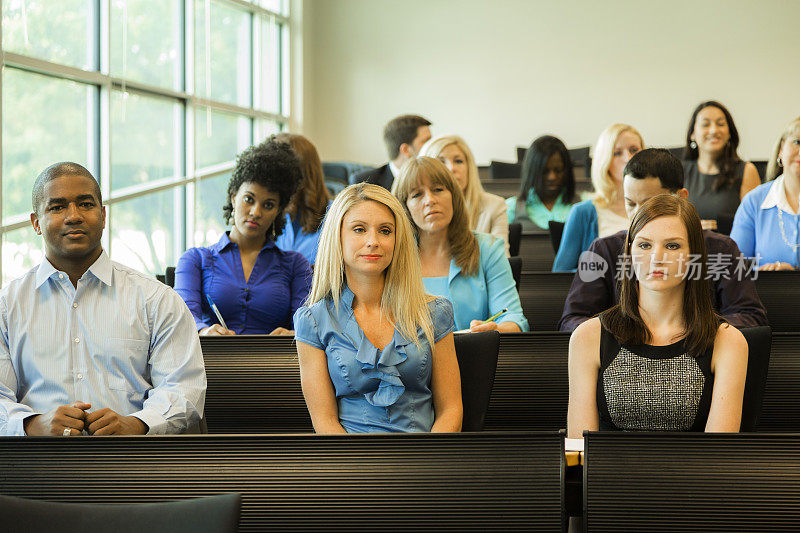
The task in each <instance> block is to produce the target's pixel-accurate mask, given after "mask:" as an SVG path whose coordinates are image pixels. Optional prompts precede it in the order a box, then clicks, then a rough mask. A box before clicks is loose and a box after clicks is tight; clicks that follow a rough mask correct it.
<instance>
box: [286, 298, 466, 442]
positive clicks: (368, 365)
mask: <svg viewBox="0 0 800 533" xmlns="http://www.w3.org/2000/svg"><path fill="white" fill-rule="evenodd" d="M353 298H354V295H353V292H352V291H351V290H350V289H349V288H347V287H346V286H345V287H344V288H343V289H342V294H341V297H340V299H339V309H338V312H337V310H336V307H335V306H334V304H333V299H332V298H326V299H324V300H320V301H318V302H316V303H315V304H314V305H311V306H306V307H301V308H299V309H298V310H297V312H296V313H295V315H294V327H295V339H296V340H299V341H302V342H304V343H306V344H308V345H311V346H314V347H315V348H318V349H320V350H322V351H324V352H325V355H326V356H327V361H328V372H329V374H330V376H331V381H332V382H333V387H334V389H335V393H336V401H337V404H338V407H339V422H340V423H341V424H342V426H343V427H344V429H345V430H346V431H347V432H348V433H378V432H390V433H410V432H426V431H430V430H431V427H432V426H433V418H434V413H433V397H432V394H431V375H432V367H433V361H432V358H431V356H432V352H431V346H430V344H428V341H427V339H426V337H425V334H424V333H423V332H422V329H419V328H418V329H417V336H418V338H419V340H420V347H419V348H417V346H416V345H415V344H414V343H413V342H412V341H409V340H407V339H405V338H404V337H403V335H402V334H401V333H400V332H399V331H397V329H395V331H394V337H393V338H392V340H391V341H390V342H389V344H387V345H386V346H385V347H384V348H383V350H379V349H378V348H376V347H375V346H373V344H372V343H371V342H370V341H369V339H367V337H366V335H364V331H363V330H362V329H361V327H360V326H359V325H358V322H357V321H356V319H355V316H354V314H353ZM428 307H429V308H430V311H431V318H432V321H433V333H434V343H436V342H439V341H440V340H441V339H443V338H444V337H445V336H446V335H447V334H448V333H450V332H451V331H453V329H454V327H455V323H454V320H453V306H452V304H451V303H450V302H449V301H448V300H446V299H445V298H436V299H435V300H433V301H431V302H430V303H428Z"/></svg>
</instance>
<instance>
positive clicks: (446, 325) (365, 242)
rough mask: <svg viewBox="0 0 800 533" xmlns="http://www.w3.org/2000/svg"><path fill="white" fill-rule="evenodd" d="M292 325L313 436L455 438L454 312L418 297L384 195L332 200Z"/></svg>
mask: <svg viewBox="0 0 800 533" xmlns="http://www.w3.org/2000/svg"><path fill="white" fill-rule="evenodd" d="M294 324H295V330H296V334H295V338H296V339H297V353H298V357H299V360H300V379H301V383H302V387H303V394H304V396H305V398H306V404H307V405H308V411H309V413H310V414H311V421H312V422H313V424H314V430H315V431H316V432H317V433H345V432H348V433H351V432H356V433H365V432H427V431H430V432H454V431H460V430H461V419H462V405H461V380H460V377H459V372H458V362H457V360H456V354H455V345H454V343H453V333H452V332H453V328H454V324H453V308H452V306H451V305H450V302H448V301H447V300H446V299H444V298H436V297H434V296H430V295H428V294H426V293H425V289H424V287H423V285H422V277H421V275H420V265H419V259H418V256H417V253H416V245H415V243H414V239H413V234H412V231H411V226H410V224H409V221H408V219H407V218H406V216H405V213H404V211H403V208H402V206H401V205H400V203H399V202H398V201H397V199H396V198H394V197H393V196H392V195H391V194H389V192H388V191H387V190H386V189H384V188H383V187H379V186H377V185H371V184H367V183H359V184H357V185H351V186H350V187H348V188H346V189H345V190H344V191H342V192H340V193H339V194H338V195H337V197H336V199H335V200H334V202H333V204H332V205H331V207H330V209H329V210H328V215H327V216H326V217H325V222H324V223H323V227H322V234H321V236H320V248H319V252H318V254H317V263H316V268H315V270H314V282H313V286H312V289H311V294H310V296H309V298H308V301H307V305H306V306H305V307H301V308H300V309H298V311H297V313H295V316H294Z"/></svg>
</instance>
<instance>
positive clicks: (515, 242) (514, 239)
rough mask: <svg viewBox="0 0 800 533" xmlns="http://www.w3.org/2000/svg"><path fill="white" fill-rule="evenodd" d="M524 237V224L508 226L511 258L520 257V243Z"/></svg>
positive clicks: (513, 223) (515, 223) (516, 223)
mask: <svg viewBox="0 0 800 533" xmlns="http://www.w3.org/2000/svg"><path fill="white" fill-rule="evenodd" d="M521 237H522V224H520V223H519V222H512V223H511V224H509V225H508V248H509V253H510V254H511V256H512V257H513V256H515V255H519V241H520V238H521Z"/></svg>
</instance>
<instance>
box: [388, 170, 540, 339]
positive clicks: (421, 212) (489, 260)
mask: <svg viewBox="0 0 800 533" xmlns="http://www.w3.org/2000/svg"><path fill="white" fill-rule="evenodd" d="M392 193H394V195H395V196H397V198H398V200H400V202H401V203H402V204H403V206H404V207H405V208H406V213H407V214H408V217H409V219H410V220H411V221H412V223H413V228H414V233H415V234H416V237H417V245H418V248H419V258H420V262H421V264H422V280H423V282H424V283H425V288H426V290H427V291H428V292H429V293H430V294H436V295H439V296H445V297H446V298H447V299H449V300H450V301H451V302H453V310H454V313H455V322H456V326H457V327H458V329H468V328H469V329H470V330H472V331H488V330H499V331H527V330H528V321H527V320H526V319H525V317H524V316H523V314H522V306H521V305H520V301H519V294H517V289H516V285H515V284H514V278H513V276H512V275H511V267H510V266H509V264H508V261H507V260H506V258H505V256H504V254H503V249H504V244H503V241H501V240H500V239H498V238H496V237H494V236H492V235H488V234H486V233H479V232H477V231H470V229H469V226H468V225H467V208H466V204H465V203H464V195H463V194H462V192H461V188H460V187H459V186H458V185H457V184H456V182H455V180H454V179H453V176H452V174H450V172H448V171H447V168H445V166H444V165H443V164H442V163H441V162H440V161H438V160H436V159H433V158H430V157H418V158H415V159H410V160H409V161H406V163H405V164H404V165H403V167H402V168H401V169H400V176H399V177H398V178H397V179H396V180H395V181H394V185H393V186H392ZM490 317H495V320H487V319H488V318H490Z"/></svg>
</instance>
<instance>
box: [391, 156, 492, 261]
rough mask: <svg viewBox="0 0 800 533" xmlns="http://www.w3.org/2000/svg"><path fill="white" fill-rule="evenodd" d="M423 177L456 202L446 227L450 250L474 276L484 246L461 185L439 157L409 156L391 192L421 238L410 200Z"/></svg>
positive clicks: (417, 235) (416, 234)
mask: <svg viewBox="0 0 800 533" xmlns="http://www.w3.org/2000/svg"><path fill="white" fill-rule="evenodd" d="M423 177H427V178H428V180H430V182H431V185H441V186H442V187H444V188H445V189H447V190H448V191H450V197H451V198H452V203H453V218H452V219H451V220H450V225H449V226H448V228H447V242H448V244H449V245H450V253H451V254H452V255H453V258H454V259H455V261H456V265H458V266H459V267H461V271H462V272H463V273H464V275H465V276H472V275H473V274H475V273H476V272H477V271H478V267H479V266H480V261H481V249H480V247H479V246H478V239H476V238H475V235H473V233H472V231H470V229H469V224H468V222H467V220H468V218H467V206H466V204H465V203H464V195H463V194H462V193H461V187H459V186H458V184H457V183H456V180H455V179H454V178H453V175H452V174H450V171H449V170H447V167H446V166H444V163H442V162H441V161H439V160H438V159H434V158H432V157H425V156H422V157H414V158H411V159H409V160H408V161H406V162H405V164H403V167H402V168H401V169H400V176H398V177H397V178H395V180H394V183H393V184H392V194H394V195H395V196H396V197H397V199H398V200H400V203H401V204H402V205H403V209H404V211H405V214H406V216H408V219H409V220H410V221H411V226H412V227H413V229H414V235H415V236H416V237H417V239H419V227H418V226H417V225H416V224H415V223H414V219H413V218H412V217H411V212H410V211H409V210H408V204H407V202H408V196H409V194H411V190H412V189H414V188H415V187H417V186H418V185H419V183H420V181H421V180H422V178H423ZM417 242H419V240H418V241H417Z"/></svg>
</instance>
